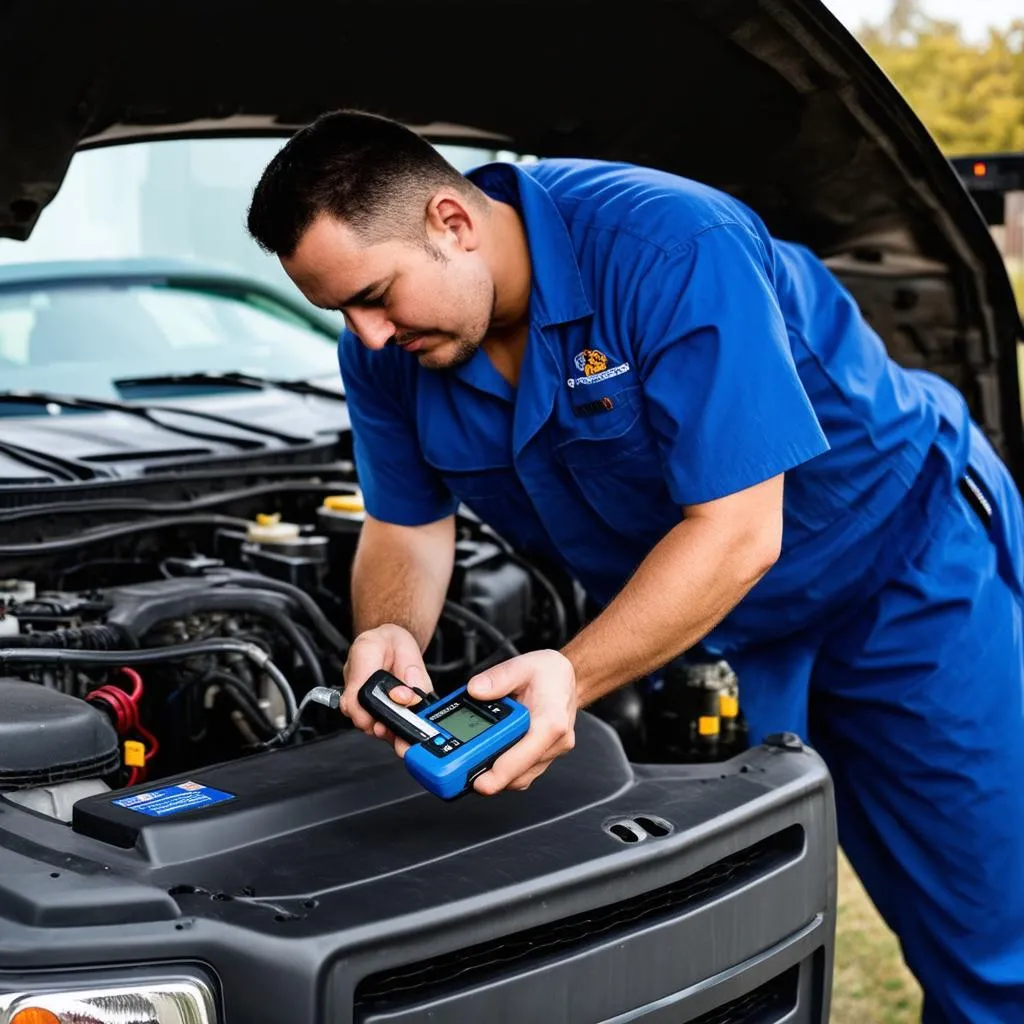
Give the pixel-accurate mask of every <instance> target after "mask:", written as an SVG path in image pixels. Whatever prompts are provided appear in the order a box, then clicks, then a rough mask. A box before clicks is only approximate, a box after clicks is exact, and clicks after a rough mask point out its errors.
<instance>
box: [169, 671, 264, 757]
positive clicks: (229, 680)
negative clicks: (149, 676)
mask: <svg viewBox="0 0 1024 1024" xmlns="http://www.w3.org/2000/svg"><path fill="white" fill-rule="evenodd" d="M214 685H217V686H222V687H223V688H224V689H225V690H227V691H228V692H229V693H230V694H231V696H232V697H234V699H235V702H236V704H237V705H238V707H239V708H241V710H242V713H243V714H244V715H245V716H246V718H247V719H248V720H249V724H250V725H252V726H254V727H255V728H256V731H257V732H258V733H260V739H263V740H266V739H269V738H270V737H271V736H273V735H274V734H275V733H276V732H277V730H276V729H275V728H274V724H273V722H271V721H269V720H268V719H267V716H266V714H265V712H264V711H263V708H261V707H260V706H259V703H258V701H257V700H256V698H255V697H254V696H253V695H252V694H251V693H250V692H249V691H248V689H246V687H245V685H244V684H243V683H242V682H241V680H239V679H236V678H235V677H234V676H232V675H228V673H227V672H222V671H220V670H218V669H214V670H213V671H211V672H207V673H206V674H205V675H202V676H197V677H196V678H195V679H191V680H189V682H187V683H186V684H185V685H184V686H183V687H182V689H183V690H194V689H198V688H199V687H206V688H209V687H211V686H214Z"/></svg>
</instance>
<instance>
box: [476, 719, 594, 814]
mask: <svg viewBox="0 0 1024 1024" xmlns="http://www.w3.org/2000/svg"><path fill="white" fill-rule="evenodd" d="M573 744H574V740H573V737H572V735H571V733H570V730H568V729H567V728H564V727H559V726H557V725H551V724H549V725H545V724H543V723H540V722H538V723H536V724H535V725H534V726H532V727H531V728H530V731H529V732H528V733H527V734H526V735H525V736H524V737H523V738H522V739H521V740H520V741H519V742H518V743H517V744H516V745H515V746H514V747H512V748H511V749H510V750H506V751H505V753H504V754H502V755H501V757H499V758H498V760H497V761H495V762H494V765H493V766H492V767H491V770H490V771H488V772H484V774H483V775H481V776H480V777H479V778H478V779H477V780H476V781H475V782H474V788H475V789H476V790H477V792H478V793H482V794H483V795H485V796H492V795H493V794H495V793H498V792H500V791H501V790H503V789H505V788H507V787H508V786H509V784H510V783H512V782H513V781H515V780H516V779H519V778H521V777H522V776H525V775H528V774H529V773H530V771H531V769H533V767H534V766H535V765H538V764H540V763H541V762H544V763H545V767H546V766H547V763H548V762H550V761H552V760H554V758H556V757H558V756H559V755H560V754H562V753H564V752H565V751H567V750H570V749H572V746H573ZM537 774H540V773H539V772H538V773H537Z"/></svg>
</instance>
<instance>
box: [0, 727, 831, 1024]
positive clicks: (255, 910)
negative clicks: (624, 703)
mask: <svg viewBox="0 0 1024 1024" xmlns="http://www.w3.org/2000/svg"><path fill="white" fill-rule="evenodd" d="M30 814H31V812H29V811H27V810H25V809H24V808H20V807H17V806H16V805H14V804H13V803H11V804H8V803H6V802H3V801H0V933H3V934H4V936H5V939H4V944H3V948H2V955H0V982H2V980H3V978H4V976H5V972H6V973H7V975H8V976H10V972H25V973H26V974H28V973H30V972H31V971H33V970H34V969H36V968H40V967H49V966H51V965H53V964H55V963H59V964H61V965H63V970H64V971H65V972H71V973H72V974H73V972H74V971H75V970H76V969H79V968H80V969H82V970H86V969H93V968H95V967H96V965H100V964H101V965H103V968H104V969H105V970H107V971H108V972H109V971H112V972H117V971H118V970H119V969H123V970H130V971H139V970H146V971H150V972H152V971H153V970H156V969H157V968H158V967H159V965H162V964H168V963H171V964H194V965H195V966H196V969H197V970H201V971H203V972H204V976H208V977H210V978H212V979H215V987H216V993H217V999H218V1001H219V1007H220V1009H219V1013H220V1014H221V1017H220V1020H222V1021H228V1022H232V1024H234V1022H261V1021H283V1020H287V1021H290V1022H293V1024H321V1022H322V1024H328V1022H330V1024H404V1022H414V1021H415V1022H422V1021H426V1020H429V1021H431V1022H432V1024H465V1022H466V1021H474V1022H476V1021H479V1022H484V1021H486V1022H488V1024H502V1022H508V1024H512V1022H515V1024H522V1022H523V1021H530V1022H543V1024H612V1022H625V1021H643V1022H645V1024H684V1022H699V1024H777V1022H778V1024H781V1022H782V1021H785V1022H786V1024H824V1022H826V1021H827V1020H828V1014H829V999H830V995H829V979H830V978H831V972H832V958H833V942H834V928H835V905H836V892H835V880H836V871H835V858H836V837H835V818H834V810H833V800H832V789H831V782H830V778H829V775H828V773H827V771H826V769H825V767H824V765H823V763H822V761H821V760H820V759H819V758H818V757H817V756H816V754H815V753H814V752H813V751H811V750H810V749H808V748H807V747H806V746H804V745H803V744H802V743H801V742H800V741H799V740H798V739H797V738H796V737H794V736H790V735H788V734H787V735H784V736H779V737H772V738H771V739H770V740H769V741H767V742H766V743H765V744H763V745H760V746H756V747H752V748H750V749H749V750H747V751H744V752H743V753H742V754H740V755H737V756H736V757H734V758H732V759H729V760H727V761H723V762H719V763H715V764H697V765H669V764H647V765H644V764H634V763H631V762H630V761H629V760H628V759H627V758H626V756H625V755H624V753H623V750H622V746H621V744H620V742H619V740H618V738H617V736H616V734H615V733H614V732H613V731H612V729H611V728H609V727H608V726H607V725H606V724H604V723H603V722H601V721H599V720H598V719H597V718H596V717H594V716H592V715H589V714H586V713H583V714H581V715H580V716H579V719H578V723H577V742H576V746H575V749H574V750H573V751H572V752H571V753H570V754H568V755H566V756H565V757H562V758H559V759H558V760H556V761H555V762H554V763H553V764H552V765H551V767H550V768H549V770H548V771H547V772H546V773H545V774H544V775H542V776H541V777H540V778H539V779H538V780H537V781H536V782H535V783H534V784H533V785H532V786H531V787H530V788H529V789H528V790H526V791H524V792H506V793H502V794H499V795H497V796H494V797H483V796H480V795H479V794H475V793H470V794H467V795H466V796H464V797H462V798H460V799H459V800H456V801H454V802H451V803H448V802H446V801H443V800H440V799H438V798H437V797H435V796H434V795H432V794H431V793H429V792H427V791H425V790H424V789H423V787H421V786H419V785H418V784H417V783H416V782H415V780H413V779H412V778H411V777H410V776H409V774H408V773H407V772H406V771H405V770H404V767H403V765H402V763H401V760H400V759H399V758H398V757H396V756H395V754H394V752H393V751H392V750H391V749H390V747H388V746H387V745H386V744H384V743H381V742H380V741H378V740H374V739H370V738H368V737H366V736H364V735H362V734H360V733H357V732H354V731H346V732H344V733H339V734H336V735H334V736H330V737H326V738H324V739H320V740H317V741H315V742H309V743H306V744H303V745H299V746H296V747H293V748H288V749H278V750H273V751H268V752H266V753H262V754H258V755H254V756H251V757H248V758H243V759H239V760H236V761H231V762H229V763H224V764H220V765H216V766H213V767H210V768H205V769H202V770H199V771H196V772H194V773H191V774H188V775H183V776H180V777H174V778H168V779H161V780H157V781H154V782H152V783H150V784H147V785H145V786H137V787H134V788H133V789H129V790H120V791H114V792H108V793H103V794H100V795H96V796H90V797H87V798H85V799H83V800H81V801H79V802H78V803H77V805H76V807H75V811H74V817H73V821H72V827H71V828H68V827H67V826H66V825H62V824H60V823H57V822H47V821H44V820H43V819H42V818H40V817H38V816H35V817H30ZM8 834H10V835H13V834H17V835H20V836H21V837H22V838H21V839H20V840H19V842H20V846H15V845H12V844H7V843H5V841H4V836H5V835H8ZM26 843H29V844H31V847H32V850H33V851H34V852H33V856H32V858H31V860H32V862H33V863H36V864H38V863H39V862H45V866H50V865H59V870H56V869H55V870H54V871H52V872H46V871H40V872H35V873H32V872H27V871H26V869H25V863H26V857H25V855H24V854H25V844H26ZM50 874H53V875H60V877H59V878H57V877H49V875H50ZM5 922H7V923H9V924H10V927H5V926H4V925H5Z"/></svg>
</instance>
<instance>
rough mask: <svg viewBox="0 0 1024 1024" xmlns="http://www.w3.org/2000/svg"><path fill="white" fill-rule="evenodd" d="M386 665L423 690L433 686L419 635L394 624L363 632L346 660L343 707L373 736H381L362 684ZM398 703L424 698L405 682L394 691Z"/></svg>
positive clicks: (345, 711)
mask: <svg viewBox="0 0 1024 1024" xmlns="http://www.w3.org/2000/svg"><path fill="white" fill-rule="evenodd" d="M381 668H383V669H386V670H387V671H388V672H390V673H391V674H392V675H394V676H396V677H397V678H399V679H401V680H402V681H403V682H405V683H408V684H409V685H410V686H417V687H419V688H420V689H421V690H427V689H429V688H430V680H429V679H428V677H427V672H426V668H425V667H424V665H423V655H422V653H421V652H420V649H419V645H418V644H417V642H416V639H415V637H414V636H413V635H412V634H411V633H409V632H408V631H407V630H405V629H401V628H400V627H398V626H394V625H385V626H380V627H378V628H377V629H371V630H368V631H367V632H365V633H360V634H359V636H357V637H356V638H355V640H353V641H352V645H351V647H350V648H349V653H348V658H347V660H346V662H345V669H344V674H345V689H344V692H343V693H342V697H341V711H342V713H343V714H344V715H347V716H348V717H349V718H350V719H351V720H352V724H353V725H354V726H355V727H356V728H357V729H360V730H362V731H363V732H365V733H367V734H368V735H371V736H374V735H376V736H379V735H380V734H379V733H378V732H377V729H376V728H375V722H374V719H373V718H372V717H371V716H370V715H369V714H368V713H367V712H366V710H365V709H364V708H363V707H362V705H361V704H360V703H359V696H358V693H359V688H360V687H361V686H362V685H363V683H365V682H366V680H367V679H369V678H370V676H371V675H373V673H374V672H376V671H377V670H378V669H381ZM391 697H392V698H393V699H394V700H395V702H396V703H399V704H404V705H409V704H415V703H416V702H417V701H418V700H419V699H420V698H419V697H418V695H417V694H416V693H414V692H413V691H412V690H410V689H408V688H407V687H405V686H399V687H396V688H395V689H394V690H392V692H391Z"/></svg>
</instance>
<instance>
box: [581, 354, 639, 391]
mask: <svg viewBox="0 0 1024 1024" xmlns="http://www.w3.org/2000/svg"><path fill="white" fill-rule="evenodd" d="M572 362H573V366H575V367H576V369H577V370H579V372H580V373H582V374H583V376H582V377H569V378H568V379H567V380H566V384H568V385H569V387H571V388H574V387H576V385H577V384H597V383H598V382H600V381H602V380H608V379H609V378H610V377H618V376H619V374H621V373H628V372H629V363H619V365H618V366H609V365H608V357H607V356H606V355H605V354H604V353H603V352H602V351H600V350H599V349H596V348H585V349H584V350H583V351H582V352H580V353H579V354H578V355H577V356H576V357H575V358H574V359H573V361H572Z"/></svg>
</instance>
